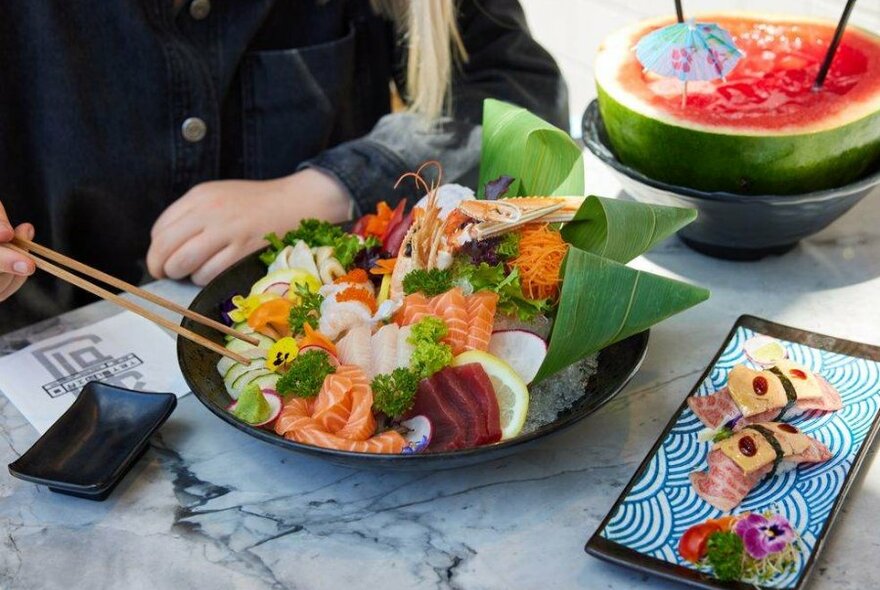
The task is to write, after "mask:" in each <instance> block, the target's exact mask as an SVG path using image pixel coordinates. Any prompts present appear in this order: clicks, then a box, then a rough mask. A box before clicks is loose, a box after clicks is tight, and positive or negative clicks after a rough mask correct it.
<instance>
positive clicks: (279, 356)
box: [266, 336, 299, 373]
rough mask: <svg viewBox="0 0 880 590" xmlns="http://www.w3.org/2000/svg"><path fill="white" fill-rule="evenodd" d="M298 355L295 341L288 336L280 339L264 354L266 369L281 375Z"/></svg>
mask: <svg viewBox="0 0 880 590" xmlns="http://www.w3.org/2000/svg"><path fill="white" fill-rule="evenodd" d="M297 354H299V346H297V344H296V340H294V339H293V338H291V337H290V336H285V337H284V338H281V339H280V340H278V341H277V342H275V344H273V345H272V346H271V347H270V348H269V352H268V353H267V354H266V368H267V369H269V370H270V371H275V372H276V373H281V372H282V371H284V370H285V369H286V368H287V366H288V365H289V364H290V363H291V362H292V361H293V359H295V358H296V355H297Z"/></svg>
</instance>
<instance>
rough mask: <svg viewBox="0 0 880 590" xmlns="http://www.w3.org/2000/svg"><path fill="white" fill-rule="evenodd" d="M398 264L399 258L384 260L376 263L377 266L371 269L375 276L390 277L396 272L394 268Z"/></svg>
mask: <svg viewBox="0 0 880 590" xmlns="http://www.w3.org/2000/svg"><path fill="white" fill-rule="evenodd" d="M396 264H397V258H382V259H380V260H377V261H376V265H375V266H374V267H373V268H371V269H370V274H373V275H390V274H391V273H393V272H394V266H395V265H396Z"/></svg>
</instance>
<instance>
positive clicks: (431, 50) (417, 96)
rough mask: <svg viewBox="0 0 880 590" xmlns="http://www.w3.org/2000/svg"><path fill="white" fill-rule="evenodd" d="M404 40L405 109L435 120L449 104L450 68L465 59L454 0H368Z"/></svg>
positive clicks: (448, 108) (444, 111) (450, 101)
mask: <svg viewBox="0 0 880 590" xmlns="http://www.w3.org/2000/svg"><path fill="white" fill-rule="evenodd" d="M371 2H372V5H373V9H374V10H375V11H376V12H378V13H379V14H382V15H384V16H386V17H388V18H390V19H391V20H393V21H394V24H395V27H396V28H397V32H398V34H399V35H400V37H401V39H403V40H404V41H405V43H406V46H407V50H408V56H407V60H406V88H402V89H400V90H401V91H402V93H403V94H404V97H405V99H406V104H407V110H408V111H410V112H412V113H416V114H419V115H421V116H423V117H424V118H425V119H427V120H429V121H430V120H434V119H436V118H437V117H439V116H440V115H442V114H444V113H447V112H449V110H450V108H451V105H452V92H451V90H452V87H451V81H452V68H453V67H455V66H456V64H457V62H459V61H466V60H467V51H466V50H465V47H464V42H462V40H461V34H460V33H459V30H458V20H457V18H456V17H457V14H456V12H457V11H456V8H455V2H454V0H371Z"/></svg>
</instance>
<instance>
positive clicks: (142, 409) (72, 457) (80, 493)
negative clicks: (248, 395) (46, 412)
mask: <svg viewBox="0 0 880 590" xmlns="http://www.w3.org/2000/svg"><path fill="white" fill-rule="evenodd" d="M176 406H177V397H176V396H175V395H174V394H173V393H149V392H142V391H132V390H130V389H124V388H122V387H116V386H113V385H108V384H106V383H100V382H91V383H88V384H86V386H85V387H84V388H83V390H82V391H81V392H80V394H79V396H78V397H77V398H76V401H74V402H73V405H71V406H70V408H68V409H67V411H66V412H64V414H63V415H62V416H61V417H60V418H59V419H58V420H57V421H56V422H55V423H54V424H53V425H52V426H51V427H50V428H49V430H47V431H46V433H45V434H43V436H41V437H40V438H39V439H38V440H37V442H35V443H34V444H33V446H32V447H31V448H30V449H28V450H27V452H25V454H24V455H22V456H21V457H19V458H18V459H17V460H16V461H13V462H12V463H10V464H9V473H11V474H12V475H13V476H14V477H17V478H19V479H23V480H25V481H29V482H32V483H37V484H41V485H45V486H48V487H49V489H50V490H51V491H53V492H58V493H61V494H68V495H71V496H77V497H79V498H86V499H88V500H96V501H102V500H105V499H106V498H107V497H108V496H109V495H110V493H111V492H112V491H113V489H114V488H115V487H116V485H117V484H118V483H119V482H120V481H121V480H122V478H123V477H124V476H125V474H126V473H128V471H129V470H130V469H131V468H132V466H133V465H134V464H135V463H136V462H137V460H138V459H140V457H141V456H142V455H143V454H144V452H145V451H146V450H147V446H148V444H149V441H150V436H151V435H152V434H153V433H154V432H155V431H156V430H157V429H158V428H159V427H160V426H162V424H163V423H164V422H165V420H166V419H168V417H169V416H170V415H171V412H173V411H174V408H175V407H176Z"/></svg>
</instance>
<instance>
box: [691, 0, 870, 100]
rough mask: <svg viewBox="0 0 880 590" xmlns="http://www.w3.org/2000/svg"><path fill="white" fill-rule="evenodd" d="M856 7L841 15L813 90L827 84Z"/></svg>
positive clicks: (850, 1) (852, 1)
mask: <svg viewBox="0 0 880 590" xmlns="http://www.w3.org/2000/svg"><path fill="white" fill-rule="evenodd" d="M676 1H678V0H676ZM855 5H856V0H847V3H846V6H844V7H843V14H841V15H840V20H839V21H838V22H837V30H836V31H834V38H833V39H832V40H831V43H830V44H829V45H828V51H826V52H825V59H824V60H823V61H822V66H821V67H820V68H819V74H818V75H817V76H816V81H815V82H814V83H813V90H819V89H820V88H822V84H824V83H825V76H827V75H828V70H829V69H831V62H832V61H834V54H835V53H837V46H838V45H840V40H841V39H842V38H843V32H844V30H846V23H847V21H849V15H850V13H851V12H852V9H853V7H854V6H855Z"/></svg>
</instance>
